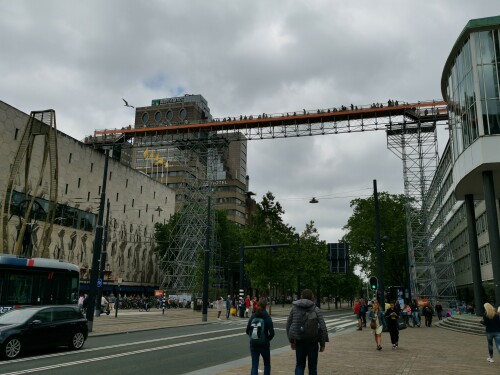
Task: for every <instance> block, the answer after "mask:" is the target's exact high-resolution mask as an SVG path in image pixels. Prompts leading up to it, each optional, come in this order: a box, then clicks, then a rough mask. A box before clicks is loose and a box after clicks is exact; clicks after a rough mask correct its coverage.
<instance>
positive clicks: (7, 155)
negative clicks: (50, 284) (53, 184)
mask: <svg viewBox="0 0 500 375" xmlns="http://www.w3.org/2000/svg"><path fill="white" fill-rule="evenodd" d="M28 118H29V115H27V114H25V113H23V112H21V111H19V110H17V109H16V108H13V107H11V106H9V105H8V104H6V103H4V102H1V101H0V134H1V137H0V186H1V188H2V197H1V199H2V205H3V204H4V203H5V202H3V200H4V194H5V184H6V180H7V178H8V177H7V176H8V175H9V171H10V169H11V165H12V160H13V159H14V156H15V155H16V152H17V150H18V147H19V141H20V139H21V137H22V134H23V132H24V129H25V127H26V123H27V121H28ZM57 145H58V147H57V149H58V168H59V181H58V186H57V190H58V198H57V209H56V216H57V217H56V219H55V223H54V227H53V231H52V237H51V241H50V245H49V257H50V258H54V259H62V260H64V261H67V262H71V263H75V264H77V265H79V266H80V268H81V281H82V285H83V289H85V287H86V283H87V282H88V280H89V278H90V267H91V264H92V246H93V242H94V233H95V227H96V223H97V213H98V208H99V197H100V195H101V186H102V181H103V172H104V160H105V157H104V154H103V153H102V152H100V151H97V150H95V149H93V148H92V147H91V146H88V145H85V144H83V143H82V142H80V141H78V140H76V139H73V138H71V137H70V136H68V135H66V134H64V133H62V132H58V133H57ZM43 147H44V144H43V141H42V140H40V139H38V140H37V139H36V138H35V142H34V149H33V154H32V161H31V164H32V168H33V167H34V168H39V169H40V168H41V159H42V158H41V154H42V150H43ZM21 170H23V168H22V166H21ZM23 180H24V172H22V173H19V176H18V177H16V179H15V181H16V182H15V185H14V194H13V199H12V204H11V212H13V213H15V212H16V207H17V205H18V204H19V203H20V202H22V201H23V200H24V199H25V197H24V194H22V193H23V191H24V189H25V186H24V182H23ZM45 181H46V179H45ZM45 184H46V182H45V183H44V185H43V186H41V189H38V192H37V195H36V201H37V202H38V203H39V206H40V207H41V208H42V209H43V207H46V206H47V199H46V198H47V186H46V185H45ZM28 185H29V186H28V187H27V190H28V194H29V192H31V191H35V189H34V188H33V186H34V185H36V182H35V181H34V176H33V178H32V177H31V176H30V180H29V183H28ZM106 197H107V199H108V200H109V202H110V215H109V218H110V219H109V223H110V225H109V236H108V244H107V261H106V265H105V270H106V271H105V278H104V284H105V290H111V289H112V286H113V285H116V284H117V281H118V279H119V278H120V279H122V280H123V283H122V291H124V292H127V293H128V294H130V293H134V292H137V293H141V292H144V291H146V290H147V291H151V290H152V289H153V288H154V287H158V286H159V285H160V282H161V277H160V265H159V260H158V259H157V256H156V254H155V253H154V251H153V250H154V247H155V241H154V225H155V223H157V222H161V223H163V222H165V221H166V220H168V219H169V217H170V215H172V214H173V213H174V208H175V193H174V191H173V190H171V189H170V188H168V187H167V186H165V185H164V184H162V183H160V182H158V181H155V180H153V179H151V178H149V177H148V176H146V175H144V174H143V173H141V172H140V171H137V170H134V169H132V168H129V167H127V166H126V165H124V164H122V163H121V162H119V161H116V160H113V159H110V160H109V167H108V174H107V194H106ZM20 220H21V219H20V217H19V215H15V214H14V215H12V217H11V219H10V220H9V224H8V225H9V235H10V238H9V245H8V246H7V248H6V249H2V251H3V252H6V253H13V249H14V247H13V243H14V241H15V237H16V235H17V226H18V225H19V222H20ZM37 220H43V218H42V219H40V217H39V218H36V217H35V218H33V219H32V223H31V224H32V226H33V227H34V228H35V229H36V228H37V226H38V224H37ZM39 237H40V236H39V234H37V231H36V230H34V231H33V233H32V235H31V238H30V240H29V246H23V250H22V252H23V254H21V255H23V256H32V257H35V256H40V249H39V244H40V240H41V239H40V238H39Z"/></svg>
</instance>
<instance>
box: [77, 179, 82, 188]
mask: <svg viewBox="0 0 500 375" xmlns="http://www.w3.org/2000/svg"><path fill="white" fill-rule="evenodd" d="M81 182H82V179H81V178H80V177H78V188H80V184H81Z"/></svg>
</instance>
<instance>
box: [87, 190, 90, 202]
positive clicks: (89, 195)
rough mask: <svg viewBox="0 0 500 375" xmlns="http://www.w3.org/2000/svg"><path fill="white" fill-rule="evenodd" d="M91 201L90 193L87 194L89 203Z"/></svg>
mask: <svg viewBox="0 0 500 375" xmlns="http://www.w3.org/2000/svg"><path fill="white" fill-rule="evenodd" d="M88 201H90V191H89V192H88V193H87V202H88Z"/></svg>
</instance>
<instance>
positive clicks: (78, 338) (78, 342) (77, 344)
mask: <svg viewBox="0 0 500 375" xmlns="http://www.w3.org/2000/svg"><path fill="white" fill-rule="evenodd" d="M83 344H85V335H84V334H83V333H82V332H76V333H75V334H74V335H73V337H72V338H71V342H70V344H69V347H70V348H71V349H73V350H79V349H81V348H82V347H83Z"/></svg>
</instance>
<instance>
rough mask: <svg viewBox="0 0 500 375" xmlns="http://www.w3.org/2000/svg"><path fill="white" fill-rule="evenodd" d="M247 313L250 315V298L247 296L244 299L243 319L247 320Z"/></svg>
mask: <svg viewBox="0 0 500 375" xmlns="http://www.w3.org/2000/svg"><path fill="white" fill-rule="evenodd" d="M248 313H250V315H252V302H251V301H250V296H249V295H248V294H247V297H246V298H245V318H248Z"/></svg>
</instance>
